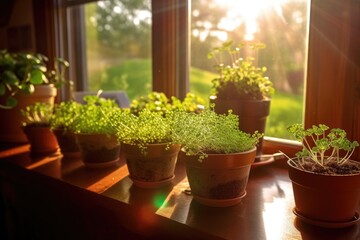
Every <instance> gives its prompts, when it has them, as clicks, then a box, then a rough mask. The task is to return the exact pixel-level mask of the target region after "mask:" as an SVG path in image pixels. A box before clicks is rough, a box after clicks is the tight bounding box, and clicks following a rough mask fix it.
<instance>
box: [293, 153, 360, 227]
mask: <svg viewBox="0 0 360 240" xmlns="http://www.w3.org/2000/svg"><path fill="white" fill-rule="evenodd" d="M349 161H351V160H349ZM352 162H353V161H352ZM358 164H360V163H358ZM288 166H289V177H290V179H291V181H292V186H293V192H294V199H295V208H294V209H293V212H294V214H295V215H296V216H297V217H298V218H300V220H302V221H305V222H307V223H310V224H312V225H317V226H321V227H327V228H342V227H348V226H351V225H353V224H356V223H357V222H358V221H359V212H358V210H359V202H360V173H359V174H353V175H341V176H339V175H324V174H317V173H312V172H308V171H304V170H301V169H299V168H297V167H296V166H294V165H293V163H292V162H291V160H289V161H288Z"/></svg>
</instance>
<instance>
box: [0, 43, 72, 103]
mask: <svg viewBox="0 0 360 240" xmlns="http://www.w3.org/2000/svg"><path fill="white" fill-rule="evenodd" d="M47 62H48V58H47V57H46V56H44V55H42V54H39V53H10V52H8V51H7V50H1V51H0V96H6V99H5V102H2V103H0V107H1V108H5V109H11V108H13V107H15V106H16V105H17V98H16V94H18V93H19V92H22V93H24V94H32V93H34V91H35V85H40V84H54V86H55V87H60V86H61V84H63V83H66V82H69V83H71V82H70V81H67V80H66V79H65V77H64V71H65V69H66V68H67V67H68V66H69V63H68V62H67V61H65V60H63V59H61V58H56V59H54V69H47Z"/></svg>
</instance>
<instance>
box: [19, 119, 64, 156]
mask: <svg viewBox="0 0 360 240" xmlns="http://www.w3.org/2000/svg"><path fill="white" fill-rule="evenodd" d="M23 131H24V133H25V136H26V137H27V139H28V141H29V143H30V151H31V152H32V153H35V154H48V153H54V152H56V151H57V150H58V149H59V144H58V142H57V140H56V137H55V135H54V133H53V132H52V131H51V130H50V127H46V126H32V125H27V126H25V127H23Z"/></svg>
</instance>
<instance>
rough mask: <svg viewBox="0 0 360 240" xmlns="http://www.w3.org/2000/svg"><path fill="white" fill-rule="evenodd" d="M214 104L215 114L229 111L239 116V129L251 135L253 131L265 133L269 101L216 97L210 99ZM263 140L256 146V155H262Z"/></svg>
mask: <svg viewBox="0 0 360 240" xmlns="http://www.w3.org/2000/svg"><path fill="white" fill-rule="evenodd" d="M210 100H211V102H212V103H215V112H216V113H219V114H227V113H228V111H229V109H231V110H232V112H233V114H236V115H238V116H239V129H240V130H241V131H244V132H246V133H250V134H253V133H254V132H255V131H258V132H259V133H265V127H266V119H267V116H269V113H270V99H266V100H239V99H234V100H232V99H220V98H217V97H216V96H212V97H211V98H210ZM262 145H263V138H261V139H259V143H258V144H257V146H256V151H257V152H256V155H257V156H259V155H261V154H262Z"/></svg>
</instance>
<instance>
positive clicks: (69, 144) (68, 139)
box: [53, 129, 80, 158]
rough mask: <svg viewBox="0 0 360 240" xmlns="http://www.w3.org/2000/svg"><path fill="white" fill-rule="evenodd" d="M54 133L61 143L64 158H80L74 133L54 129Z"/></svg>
mask: <svg viewBox="0 0 360 240" xmlns="http://www.w3.org/2000/svg"><path fill="white" fill-rule="evenodd" d="M53 132H54V134H55V136H56V139H57V141H58V143H59V146H60V150H61V153H62V154H63V156H64V158H77V157H80V149H79V146H78V144H77V143H76V137H75V134H74V133H71V132H67V131H64V130H62V129H54V130H53Z"/></svg>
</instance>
